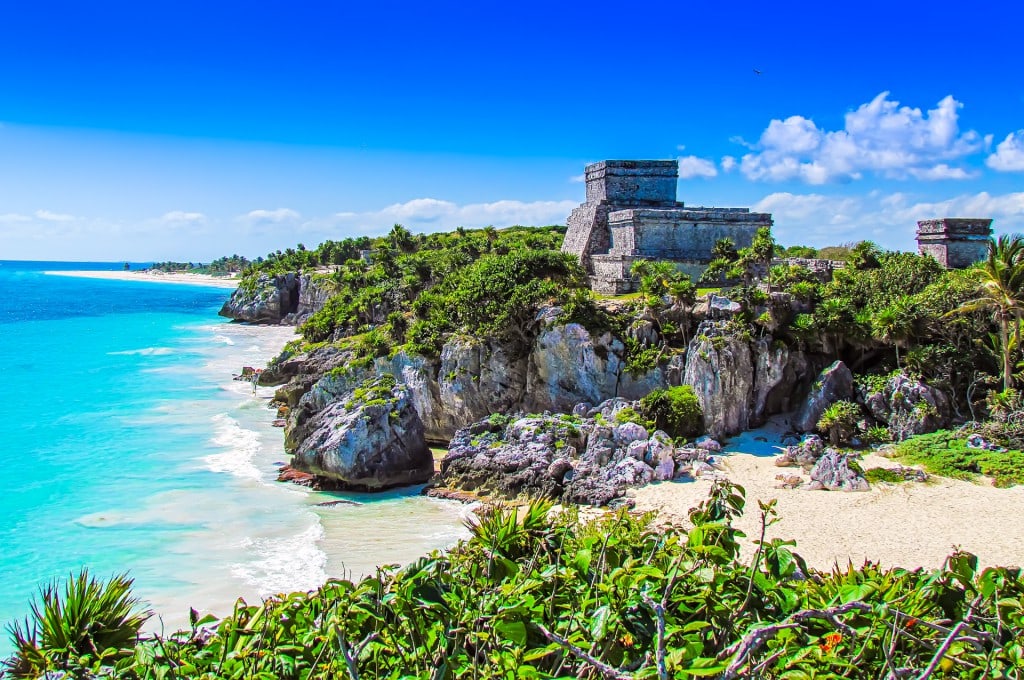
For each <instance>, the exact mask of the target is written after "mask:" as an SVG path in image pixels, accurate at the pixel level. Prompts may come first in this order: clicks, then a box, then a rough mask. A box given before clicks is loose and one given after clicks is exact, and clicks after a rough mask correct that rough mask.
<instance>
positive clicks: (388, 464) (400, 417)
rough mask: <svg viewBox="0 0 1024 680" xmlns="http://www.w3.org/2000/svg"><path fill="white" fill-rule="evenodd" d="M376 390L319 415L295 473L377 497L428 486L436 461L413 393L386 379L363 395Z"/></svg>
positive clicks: (297, 453) (354, 396)
mask: <svg viewBox="0 0 1024 680" xmlns="http://www.w3.org/2000/svg"><path fill="white" fill-rule="evenodd" d="M374 386H376V387H377V389H375V390H373V391H371V392H370V393H369V394H366V395H361V394H360V393H359V392H352V393H349V394H348V395H347V396H348V399H347V400H338V401H333V402H331V403H330V404H329V405H327V407H326V408H324V409H322V410H321V411H319V412H318V413H317V414H316V416H315V417H314V418H313V419H312V421H311V422H310V430H309V433H308V435H307V436H306V437H305V438H304V439H303V440H302V442H301V443H300V444H299V446H298V448H297V449H296V451H295V455H294V456H293V458H292V462H291V465H292V467H293V468H295V469H297V470H300V471H303V472H309V473H312V474H313V475H316V476H317V477H318V478H320V479H325V480H330V482H332V483H333V484H334V485H335V486H338V487H341V488H350V489H365V490H369V491H377V490H381V489H387V488H390V487H394V486H404V485H409V484H422V483H424V482H427V481H428V480H429V479H430V477H431V475H432V474H433V471H434V464H433V457H432V456H431V454H430V449H428V448H427V445H426V441H425V440H424V436H423V422H422V421H421V420H420V417H419V415H418V414H417V413H416V409H414V408H413V407H412V403H411V401H410V395H409V390H408V389H407V388H406V387H405V386H404V385H400V384H394V382H393V381H384V380H382V379H377V380H375V381H373V382H371V383H367V384H365V385H364V386H363V390H364V391H365V390H366V389H367V388H372V387H374Z"/></svg>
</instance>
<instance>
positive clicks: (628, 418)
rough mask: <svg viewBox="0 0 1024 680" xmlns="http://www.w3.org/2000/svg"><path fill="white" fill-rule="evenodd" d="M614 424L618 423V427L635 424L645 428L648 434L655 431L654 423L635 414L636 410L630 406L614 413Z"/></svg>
mask: <svg viewBox="0 0 1024 680" xmlns="http://www.w3.org/2000/svg"><path fill="white" fill-rule="evenodd" d="M615 422H616V423H619V424H620V425H621V424H622V423H636V424H637V425H642V426H644V427H645V428H647V431H648V432H651V431H653V430H654V429H655V423H654V421H653V420H651V419H650V418H645V417H644V416H642V415H640V414H639V413H637V412H636V409H634V408H633V407H631V406H627V407H626V408H622V409H619V410H618V411H616V412H615Z"/></svg>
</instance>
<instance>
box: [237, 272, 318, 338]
mask: <svg viewBox="0 0 1024 680" xmlns="http://www.w3.org/2000/svg"><path fill="white" fill-rule="evenodd" d="M330 294H331V293H330V290H329V289H328V288H327V287H325V286H323V285H322V284H321V283H320V282H319V281H318V280H317V278H316V277H314V276H313V275H311V274H296V273H294V272H289V273H288V274H277V275H275V276H270V275H269V274H260V275H259V277H258V278H257V279H256V281H255V284H247V285H245V286H242V287H239V288H236V289H235V290H234V291H233V292H232V293H231V297H230V298H228V301H227V302H225V303H224V306H223V307H221V309H220V315H221V316H226V317H228V318H229V319H234V320H235V321H247V322H249V323H262V324H289V325H296V326H297V325H298V324H300V323H302V322H303V321H305V320H306V319H307V318H309V316H310V315H311V314H314V313H316V312H318V311H320V309H322V308H323V306H324V303H325V302H326V301H327V298H328V297H329V296H330Z"/></svg>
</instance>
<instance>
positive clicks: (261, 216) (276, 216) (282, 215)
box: [236, 208, 302, 224]
mask: <svg viewBox="0 0 1024 680" xmlns="http://www.w3.org/2000/svg"><path fill="white" fill-rule="evenodd" d="M301 218H302V215H300V214H299V213H298V212H296V211H295V210H292V209H291V208H278V209H276V210H250V211H249V212H247V213H246V214H244V215H239V216H238V217H237V218H236V219H237V220H238V221H240V222H249V223H256V222H271V223H274V224H281V223H283V222H296V221H298V220H299V219H301Z"/></svg>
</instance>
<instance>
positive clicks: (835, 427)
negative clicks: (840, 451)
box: [818, 400, 861, 446]
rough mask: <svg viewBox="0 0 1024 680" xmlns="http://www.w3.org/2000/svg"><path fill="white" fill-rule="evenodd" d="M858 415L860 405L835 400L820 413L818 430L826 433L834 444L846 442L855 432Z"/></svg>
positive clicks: (859, 413) (859, 414) (859, 415)
mask: <svg viewBox="0 0 1024 680" xmlns="http://www.w3.org/2000/svg"><path fill="white" fill-rule="evenodd" d="M860 417H861V412H860V406H858V405H857V404H855V403H853V402H852V401H846V400H841V401H837V402H835V403H834V404H832V405H831V406H829V407H828V408H826V409H825V412H824V413H822V414H821V418H820V419H819V420H818V431H819V432H821V433H822V434H827V435H828V437H829V440H830V441H831V442H832V444H833V445H834V446H839V445H840V444H848V443H849V442H850V440H851V439H852V438H853V435H854V434H855V433H856V432H857V421H858V420H859V419H860Z"/></svg>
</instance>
